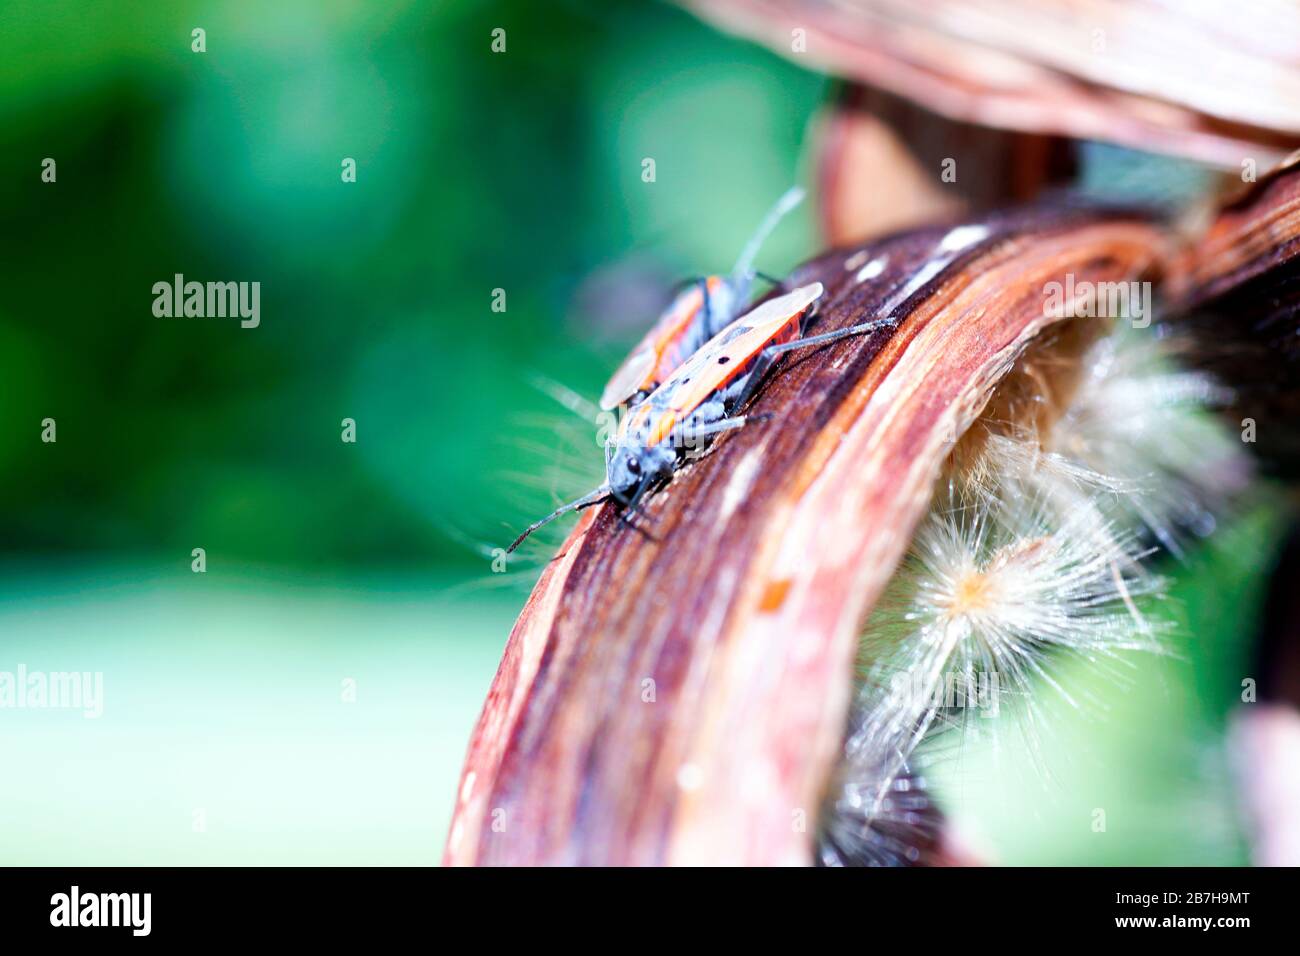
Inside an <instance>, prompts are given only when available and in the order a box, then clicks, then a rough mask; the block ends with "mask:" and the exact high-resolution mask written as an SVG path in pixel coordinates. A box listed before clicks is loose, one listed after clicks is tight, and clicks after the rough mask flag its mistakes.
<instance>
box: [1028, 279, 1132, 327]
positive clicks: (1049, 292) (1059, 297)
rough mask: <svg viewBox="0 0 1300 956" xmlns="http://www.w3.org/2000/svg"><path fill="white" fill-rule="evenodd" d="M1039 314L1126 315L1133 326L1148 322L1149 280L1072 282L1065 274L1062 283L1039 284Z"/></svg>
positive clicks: (1066, 316)
mask: <svg viewBox="0 0 1300 956" xmlns="http://www.w3.org/2000/svg"><path fill="white" fill-rule="evenodd" d="M1043 298H1044V301H1043V314H1044V315H1046V316H1048V317H1050V318H1054V319H1096V318H1119V317H1121V316H1124V317H1127V318H1128V319H1129V320H1130V321H1131V322H1132V323H1133V328H1135V329H1145V328H1146V327H1147V326H1148V325H1150V324H1151V283H1150V282H1092V281H1090V280H1087V279H1085V280H1083V281H1082V282H1076V281H1075V278H1074V273H1072V272H1071V273H1067V274H1066V276H1065V281H1064V282H1049V283H1047V284H1046V285H1045V286H1043Z"/></svg>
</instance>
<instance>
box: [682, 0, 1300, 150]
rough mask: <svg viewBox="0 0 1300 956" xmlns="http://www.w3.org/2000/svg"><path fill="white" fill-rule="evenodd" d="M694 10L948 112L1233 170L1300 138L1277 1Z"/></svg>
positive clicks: (1286, 31) (720, 0)
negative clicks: (1172, 155)
mask: <svg viewBox="0 0 1300 956" xmlns="http://www.w3.org/2000/svg"><path fill="white" fill-rule="evenodd" d="M685 5H686V6H689V7H691V8H693V9H695V10H697V11H698V12H699V13H700V15H701V16H703V17H705V18H706V19H708V20H710V21H712V22H714V23H717V24H718V25H719V26H721V27H723V28H725V29H728V30H731V31H732V32H735V33H738V34H740V35H742V36H746V37H749V38H751V39H753V40H756V41H758V42H761V43H764V44H766V45H767V46H769V47H770V48H771V49H772V50H774V51H776V52H777V53H780V54H781V55H783V56H786V57H789V58H790V59H791V60H793V61H795V62H797V63H801V64H803V65H806V66H810V67H813V68H816V69H820V70H824V71H826V72H828V73H831V74H833V75H835V76H840V77H844V78H847V79H851V80H854V81H857V82H859V83H864V84H866V85H868V86H874V87H878V88H880V89H883V90H888V91H889V92H891V93H894V94H897V95H899V96H904V97H907V98H908V99H910V100H913V101H915V102H917V103H920V104H922V105H924V106H925V107H926V108H928V109H930V110H933V111H934V112H936V113H939V114H940V115H943V116H946V117H948V118H949V119H954V120H962V121H965V122H971V123H979V124H981V125H984V126H990V127H995V128H998V129H1015V130H1023V131H1026V132H1031V133H1054V134H1058V135H1062V136H1069V137H1073V138H1076V139H1096V140H1103V141H1109V142H1117V143H1122V144H1124V145H1127V146H1132V147H1134V148H1137V149H1143V150H1153V151H1158V152H1164V153H1171V154H1174V155H1179V156H1185V157H1188V158H1191V159H1197V160H1200V161H1202V162H1206V163H1211V164H1214V165H1218V166H1222V167H1225V168H1232V169H1237V168H1240V164H1241V161H1242V160H1243V159H1244V158H1247V157H1253V158H1254V159H1255V160H1256V161H1257V162H1258V163H1259V165H1260V167H1261V168H1263V167H1267V166H1268V165H1270V164H1271V163H1273V162H1276V161H1277V160H1278V159H1279V158H1281V156H1282V155H1283V154H1285V153H1286V152H1288V151H1289V150H1290V149H1293V148H1295V146H1296V145H1297V143H1300V61H1298V59H1297V53H1296V51H1297V50H1300V13H1297V11H1296V10H1294V9H1293V8H1288V7H1284V6H1279V5H1278V4H1275V3H1269V2H1264V0H1243V2H1238V3H1233V4H1219V5H1214V4H1209V5H1205V4H1187V5H1185V6H1184V5H1177V4H1165V3H1154V2H1149V0H1128V2H1108V0H1090V2H1078V0H984V2H981V3H978V4H972V3H969V2H966V0H928V2H926V3H917V2H915V0H835V2H831V3H812V2H807V0H685ZM795 31H801V33H800V34H798V35H796V33H795ZM1207 64H1213V68H1208V67H1207ZM1242 90H1250V91H1251V92H1250V95H1245V96H1243V95H1241V92H1240V91H1242Z"/></svg>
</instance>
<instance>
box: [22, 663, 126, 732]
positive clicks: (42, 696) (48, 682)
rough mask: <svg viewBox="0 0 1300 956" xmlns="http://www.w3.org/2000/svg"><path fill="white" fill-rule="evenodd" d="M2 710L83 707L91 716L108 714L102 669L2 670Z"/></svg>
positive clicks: (87, 716)
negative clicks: (105, 704)
mask: <svg viewBox="0 0 1300 956" xmlns="http://www.w3.org/2000/svg"><path fill="white" fill-rule="evenodd" d="M0 710H80V711H81V715H82V716H83V717H85V718H87V719H91V720H93V719H95V718H97V717H101V716H103V714H104V674H103V672H102V671H29V670H28V669H27V665H26V664H19V665H18V668H17V670H12V671H0Z"/></svg>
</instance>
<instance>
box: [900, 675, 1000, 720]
mask: <svg viewBox="0 0 1300 956" xmlns="http://www.w3.org/2000/svg"><path fill="white" fill-rule="evenodd" d="M889 684H890V696H891V697H892V698H893V699H894V700H895V701H906V702H907V706H908V707H909V709H912V710H928V709H932V710H936V711H939V710H977V711H979V712H980V716H981V717H990V718H991V717H996V716H997V715H998V711H999V710H1000V709H1001V706H1000V701H999V683H998V674H997V671H979V672H966V671H947V672H945V673H944V674H943V675H942V678H941V679H940V680H937V681H935V680H932V679H931V678H930V677H929V676H927V675H925V674H921V673H913V672H910V671H900V672H898V673H896V674H894V675H893V677H892V678H890V682H889Z"/></svg>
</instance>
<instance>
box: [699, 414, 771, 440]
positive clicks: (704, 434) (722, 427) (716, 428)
mask: <svg viewBox="0 0 1300 956" xmlns="http://www.w3.org/2000/svg"><path fill="white" fill-rule="evenodd" d="M771 417H772V416H771V415H736V416H735V417H733V418H723V419H720V420H719V421H716V422H711V423H709V424H708V425H700V426H699V427H697V428H693V429H691V431H690V436H691V437H692V438H696V439H699V438H708V437H710V436H712V435H717V434H719V433H721V432H729V431H733V430H735V429H737V428H744V427H745V425H746V424H748V423H749V422H758V421H766V420H767V419H769V418H771Z"/></svg>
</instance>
